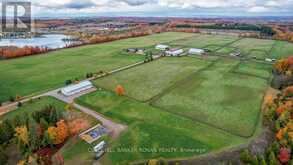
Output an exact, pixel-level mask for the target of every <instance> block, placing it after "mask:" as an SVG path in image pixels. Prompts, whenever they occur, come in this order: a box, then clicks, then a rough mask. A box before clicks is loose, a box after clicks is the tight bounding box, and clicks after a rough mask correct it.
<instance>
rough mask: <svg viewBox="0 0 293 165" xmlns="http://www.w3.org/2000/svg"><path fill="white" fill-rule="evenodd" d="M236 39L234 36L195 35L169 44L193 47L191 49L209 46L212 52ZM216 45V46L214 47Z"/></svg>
mask: <svg viewBox="0 0 293 165" xmlns="http://www.w3.org/2000/svg"><path fill="white" fill-rule="evenodd" d="M237 39H238V37H235V36H224V35H204V34H201V35H197V36H195V37H190V38H186V39H181V40H177V41H174V42H171V45H178V46H185V47H193V48H205V47H207V46H210V45H214V46H211V47H210V49H211V50H212V51H213V50H215V49H218V48H219V47H221V46H223V45H226V44H229V43H231V42H233V41H235V40H237ZM215 45H216V46H215Z"/></svg>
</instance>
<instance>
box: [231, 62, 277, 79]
mask: <svg viewBox="0 0 293 165" xmlns="http://www.w3.org/2000/svg"><path fill="white" fill-rule="evenodd" d="M271 70H272V66H271V65H268V64H262V63H257V62H252V61H250V62H241V63H240V64H239V65H238V67H237V68H235V70H234V71H235V73H242V74H247V75H253V76H256V77H261V78H264V79H267V78H269V77H270V76H271V72H272V71H271Z"/></svg>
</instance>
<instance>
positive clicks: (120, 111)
mask: <svg viewBox="0 0 293 165" xmlns="http://www.w3.org/2000/svg"><path fill="white" fill-rule="evenodd" d="M76 101H77V102H78V103H79V104H82V105H84V106H87V107H90V108H92V109H94V110H96V111H97V112H99V113H102V114H104V115H105V116H107V117H109V118H111V119H113V120H115V121H117V122H122V123H125V124H127V125H128V126H129V127H128V131H127V132H125V133H124V134H123V135H122V136H121V137H120V138H119V139H118V140H116V141H111V143H110V149H111V151H113V152H109V153H108V154H106V156H105V157H104V158H103V160H102V163H103V162H104V161H105V162H106V163H105V164H122V163H129V162H133V161H142V160H147V159H152V158H158V157H162V158H179V157H190V156H196V155H201V154H205V153H208V152H211V151H214V150H219V149H223V148H225V147H232V146H234V145H239V144H243V143H245V142H246V141H247V139H246V138H242V137H239V136H235V135H232V134H229V133H227V132H225V131H222V130H219V129H216V128H213V127H210V126H208V125H205V124H202V123H200V122H196V121H193V120H190V119H188V118H185V117H182V116H178V115H175V114H172V113H169V112H166V111H162V110H161V109H159V108H155V107H152V106H150V105H149V104H148V103H143V102H140V101H136V100H134V99H131V98H129V97H125V96H124V97H119V96H117V95H116V94H115V93H114V92H112V91H108V90H100V91H97V92H94V93H91V94H88V95H85V96H82V97H81V98H79V99H77V100H76ZM172 149H174V150H172ZM181 149H182V150H181ZM170 150H172V152H169V151H170ZM123 151H125V152H123Z"/></svg>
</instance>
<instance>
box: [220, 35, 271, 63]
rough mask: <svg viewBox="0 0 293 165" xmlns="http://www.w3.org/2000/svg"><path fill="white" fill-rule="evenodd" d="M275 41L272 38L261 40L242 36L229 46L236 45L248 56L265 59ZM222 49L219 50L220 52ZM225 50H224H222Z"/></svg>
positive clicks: (268, 55)
mask: <svg viewBox="0 0 293 165" xmlns="http://www.w3.org/2000/svg"><path fill="white" fill-rule="evenodd" d="M274 43H275V41H273V40H261V39H254V38H243V39H241V40H240V41H238V42H235V43H233V44H232V45H230V46H231V47H237V48H239V49H240V51H241V53H242V54H243V55H245V56H248V57H254V56H255V57H256V58H258V59H265V58H269V57H270V54H269V53H270V51H271V49H272V48H273V45H274ZM221 51H222V50H219V52H221ZM224 51H225V50H224Z"/></svg>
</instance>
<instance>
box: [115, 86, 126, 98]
mask: <svg viewBox="0 0 293 165" xmlns="http://www.w3.org/2000/svg"><path fill="white" fill-rule="evenodd" d="M116 94H117V95H118V96H123V95H124V94H125V90H124V88H123V87H122V86H121V85H117V87H116Z"/></svg>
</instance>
